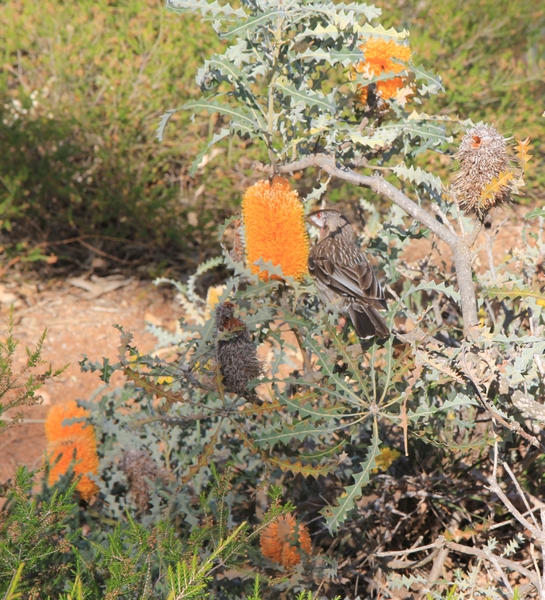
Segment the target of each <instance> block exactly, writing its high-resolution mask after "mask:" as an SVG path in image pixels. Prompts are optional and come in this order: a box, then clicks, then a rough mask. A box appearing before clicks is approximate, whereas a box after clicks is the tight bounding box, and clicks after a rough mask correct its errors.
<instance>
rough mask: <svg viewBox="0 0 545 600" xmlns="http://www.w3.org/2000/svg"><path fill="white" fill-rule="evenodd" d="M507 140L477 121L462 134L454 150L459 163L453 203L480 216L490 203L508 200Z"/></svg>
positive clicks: (510, 181) (511, 176)
mask: <svg viewBox="0 0 545 600" xmlns="http://www.w3.org/2000/svg"><path fill="white" fill-rule="evenodd" d="M506 141H507V140H506V139H505V138H504V137H503V136H502V135H501V134H500V133H498V131H497V130H496V129H495V128H494V127H492V126H491V125H484V124H483V123H479V124H478V125H477V126H476V127H473V128H472V129H470V130H469V131H468V132H467V133H466V134H465V136H464V137H463V139H462V141H461V143H460V148H459V149H458V152H457V154H456V158H457V159H458V161H459V163H460V165H459V168H458V171H457V173H456V175H455V176H454V178H453V180H452V190H453V192H454V194H455V199H456V203H457V204H458V206H459V207H460V208H461V209H462V210H465V211H473V212H475V213H477V215H478V216H479V218H480V219H483V218H484V217H485V216H486V213H488V211H489V210H490V209H491V208H492V207H493V206H497V205H499V204H504V203H506V202H509V199H510V194H511V192H512V191H513V187H512V185H513V183H515V182H514V181H513V180H514V177H515V175H514V171H513V169H511V165H510V160H509V156H508V155H507V144H506ZM515 191H516V188H515Z"/></svg>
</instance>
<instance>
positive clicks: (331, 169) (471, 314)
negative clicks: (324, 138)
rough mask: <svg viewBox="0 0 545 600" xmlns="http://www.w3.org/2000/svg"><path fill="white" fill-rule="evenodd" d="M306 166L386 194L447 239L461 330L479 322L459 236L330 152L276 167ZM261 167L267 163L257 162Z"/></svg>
mask: <svg viewBox="0 0 545 600" xmlns="http://www.w3.org/2000/svg"><path fill="white" fill-rule="evenodd" d="M308 167H318V168H320V169H322V170H323V171H325V172H326V173H328V174H329V175H331V176H332V177H338V178H339V179H343V180H344V181H348V182H349V183H353V184H354V185H359V186H361V187H368V188H370V189H372V190H373V191H375V192H376V193H377V194H380V195H381V196H384V197H385V198H388V199H389V200H391V201H392V202H394V203H395V204H397V205H398V206H399V207H401V208H402V209H403V210H404V211H405V212H406V213H407V214H408V215H409V216H410V217H412V218H413V219H415V220H416V221H418V222H419V223H421V224H422V225H424V226H425V227H427V228H428V229H429V230H430V231H432V232H433V233H435V235H437V237H439V239H441V240H443V241H444V242H445V243H447V244H448V245H449V247H450V249H451V250H452V254H453V256H454V268H455V269H456V277H457V280H458V287H459V288H460V299H461V308H462V315H463V319H464V334H465V335H466V336H467V335H468V334H469V332H470V330H471V328H472V327H474V326H475V325H477V324H478V323H479V319H478V317H477V299H476V296H475V287H474V285H473V271H472V268H471V252H470V250H469V246H468V245H467V244H466V242H465V241H464V239H463V238H461V237H459V236H458V235H456V233H454V232H452V231H450V229H449V228H448V227H446V226H445V225H443V224H442V223H440V222H439V221H438V220H437V219H436V218H435V217H434V216H432V215H431V214H430V213H429V212H427V211H426V210H424V209H423V208H422V207H421V206H419V205H418V204H416V202H413V201H412V200H411V199H410V198H409V197H408V196H406V195H405V194H404V193H403V192H402V191H400V190H398V189H397V188H396V187H395V186H393V185H392V184H391V183H389V182H387V181H386V180H385V179H384V178H383V177H381V176H380V175H372V176H369V175H360V174H359V173H356V172H355V171H352V169H349V168H347V167H345V166H342V165H339V164H338V163H336V162H335V160H334V159H333V158H332V157H331V156H327V155H326V154H313V155H311V156H307V157H306V158H303V159H301V160H298V161H294V162H292V163H289V164H285V165H281V166H279V167H278V172H280V173H293V172H295V171H302V170H303V169H306V168H308ZM261 170H267V167H264V166H263V165H261Z"/></svg>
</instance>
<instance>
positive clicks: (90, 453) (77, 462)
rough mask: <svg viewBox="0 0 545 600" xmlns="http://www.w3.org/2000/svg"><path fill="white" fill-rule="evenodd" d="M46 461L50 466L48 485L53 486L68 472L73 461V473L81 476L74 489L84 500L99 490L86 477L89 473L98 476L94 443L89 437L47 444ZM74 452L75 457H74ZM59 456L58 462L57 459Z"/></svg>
mask: <svg viewBox="0 0 545 600" xmlns="http://www.w3.org/2000/svg"><path fill="white" fill-rule="evenodd" d="M48 452H49V455H48V459H49V462H50V464H51V465H52V467H51V471H50V472H49V485H53V484H54V483H55V482H56V481H57V480H58V479H59V478H60V477H61V475H64V474H65V473H66V472H67V471H68V467H69V466H70V465H71V464H72V461H74V473H75V474H76V475H81V478H80V480H79V481H78V484H77V486H76V489H77V490H78V492H79V493H80V494H81V497H82V498H83V499H84V500H89V499H90V498H92V497H93V496H94V495H95V494H96V493H97V492H98V490H99V488H98V486H97V484H96V483H95V482H94V481H93V480H92V479H90V478H89V477H88V475H89V473H92V474H93V475H97V474H98V455H97V449H96V443H95V441H94V440H93V439H91V438H89V437H75V438H73V439H68V440H67V439H63V440H59V441H58V442H53V443H51V442H50V443H49V445H48ZM74 452H75V456H74ZM59 456H60V458H59V460H58V462H55V461H57V458H58V457H59Z"/></svg>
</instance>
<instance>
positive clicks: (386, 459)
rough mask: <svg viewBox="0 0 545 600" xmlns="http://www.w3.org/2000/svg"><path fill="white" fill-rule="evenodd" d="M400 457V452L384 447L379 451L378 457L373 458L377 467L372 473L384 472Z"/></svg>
mask: <svg viewBox="0 0 545 600" xmlns="http://www.w3.org/2000/svg"><path fill="white" fill-rule="evenodd" d="M400 456H401V452H399V450H396V449H395V448H388V447H384V448H381V449H380V456H377V457H376V458H375V463H376V465H377V467H376V469H373V473H378V471H386V470H387V469H388V468H389V467H390V466H391V464H392V463H393V462H394V461H395V460H396V459H397V458H399V457H400Z"/></svg>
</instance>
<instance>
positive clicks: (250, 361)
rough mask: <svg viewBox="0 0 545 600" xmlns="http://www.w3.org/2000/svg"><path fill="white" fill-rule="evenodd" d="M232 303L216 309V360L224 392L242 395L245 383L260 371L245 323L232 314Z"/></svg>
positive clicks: (260, 364)
mask: <svg viewBox="0 0 545 600" xmlns="http://www.w3.org/2000/svg"><path fill="white" fill-rule="evenodd" d="M234 315H235V305H234V304H232V303H231V302H223V303H222V304H219V305H218V307H217V308H216V359H217V361H218V364H219V368H220V373H221V375H222V378H223V387H224V389H225V391H226V392H231V393H233V394H239V395H240V396H243V395H244V393H245V392H246V387H247V385H248V382H250V381H251V380H252V379H255V378H256V377H260V376H261V375H263V374H264V367H263V363H262V362H261V361H260V360H259V359H258V358H257V354H256V346H255V344H254V342H253V341H252V338H251V337H250V334H249V333H248V329H247V327H246V325H245V324H244V323H243V322H242V321H241V320H240V319H237V318H236V317H235V316H234Z"/></svg>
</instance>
